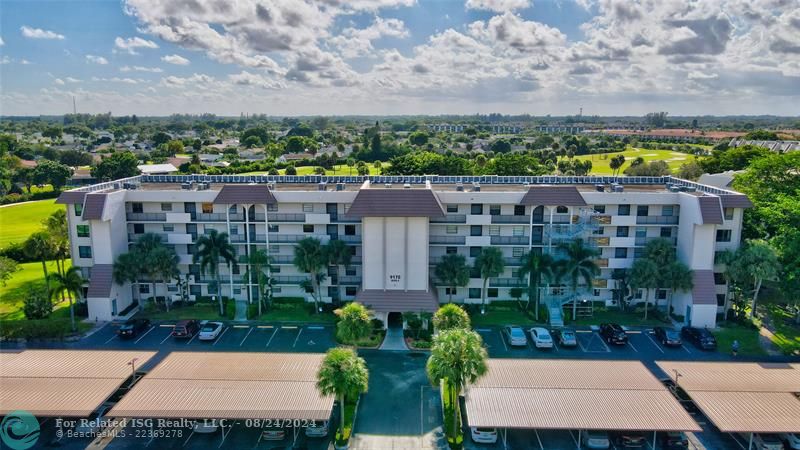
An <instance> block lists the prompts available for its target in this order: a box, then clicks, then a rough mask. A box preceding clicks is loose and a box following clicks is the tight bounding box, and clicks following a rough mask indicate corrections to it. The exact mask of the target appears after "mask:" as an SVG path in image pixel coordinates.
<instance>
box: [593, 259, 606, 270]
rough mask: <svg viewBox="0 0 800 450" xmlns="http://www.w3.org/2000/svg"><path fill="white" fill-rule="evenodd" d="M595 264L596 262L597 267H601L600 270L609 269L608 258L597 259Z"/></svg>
mask: <svg viewBox="0 0 800 450" xmlns="http://www.w3.org/2000/svg"><path fill="white" fill-rule="evenodd" d="M594 262H595V264H597V267H600V268H605V267H608V258H600V259H596V260H595V261H594Z"/></svg>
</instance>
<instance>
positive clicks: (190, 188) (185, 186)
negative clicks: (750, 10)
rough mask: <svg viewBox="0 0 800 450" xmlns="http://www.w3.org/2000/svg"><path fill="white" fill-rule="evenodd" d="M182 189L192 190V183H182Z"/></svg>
mask: <svg viewBox="0 0 800 450" xmlns="http://www.w3.org/2000/svg"><path fill="white" fill-rule="evenodd" d="M181 189H183V190H184V191H191V190H192V183H181Z"/></svg>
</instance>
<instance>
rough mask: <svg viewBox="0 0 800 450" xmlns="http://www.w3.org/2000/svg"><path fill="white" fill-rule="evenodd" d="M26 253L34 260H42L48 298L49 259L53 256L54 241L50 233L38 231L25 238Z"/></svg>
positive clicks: (24, 247)
mask: <svg viewBox="0 0 800 450" xmlns="http://www.w3.org/2000/svg"><path fill="white" fill-rule="evenodd" d="M23 250H24V252H25V254H26V255H27V256H28V257H29V258H30V259H34V260H39V261H41V262H42V272H43V273H44V282H45V286H46V287H47V298H48V300H49V299H50V298H51V294H50V292H51V291H50V277H48V276H47V261H48V260H49V259H50V258H52V257H53V252H54V249H53V241H52V239H51V238H50V233H48V232H46V231H37V232H35V233H33V234H31V235H30V236H28V239H26V240H25V243H24V244H23Z"/></svg>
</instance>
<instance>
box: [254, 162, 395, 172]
mask: <svg viewBox="0 0 800 450" xmlns="http://www.w3.org/2000/svg"><path fill="white" fill-rule="evenodd" d="M387 166H389V163H383V167H387ZM315 167H316V166H302V167H297V174H298V175H314V168H315ZM367 167H369V174H370V175H380V174H381V173H380V170H378V169H377V168H375V167H374V166H373V165H372V164H367ZM334 168H335V170H326V171H325V175H358V172H357V171H356V168H355V167H353V168H352V170H351V169H350V168H349V167H347V166H346V165H338V166H334ZM278 173H280V174H281V175H285V174H286V169H280V170H278ZM266 174H267V172H263V171H262V172H246V173H240V174H239V175H266Z"/></svg>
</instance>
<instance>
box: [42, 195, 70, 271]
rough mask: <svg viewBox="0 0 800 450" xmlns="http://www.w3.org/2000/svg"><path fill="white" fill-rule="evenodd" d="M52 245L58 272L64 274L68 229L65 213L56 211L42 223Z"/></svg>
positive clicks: (67, 252)
mask: <svg viewBox="0 0 800 450" xmlns="http://www.w3.org/2000/svg"><path fill="white" fill-rule="evenodd" d="M42 224H43V225H44V227H45V229H47V232H48V233H50V240H51V242H52V245H53V256H54V257H55V258H56V268H57V270H58V272H59V273H60V274H61V275H63V274H64V269H65V267H64V262H65V260H66V259H67V258H68V257H69V229H68V227H67V212H66V210H64V209H57V210H56V211H54V212H53V214H50V215H49V216H48V217H47V218H46V219H44V220H43V221H42Z"/></svg>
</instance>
